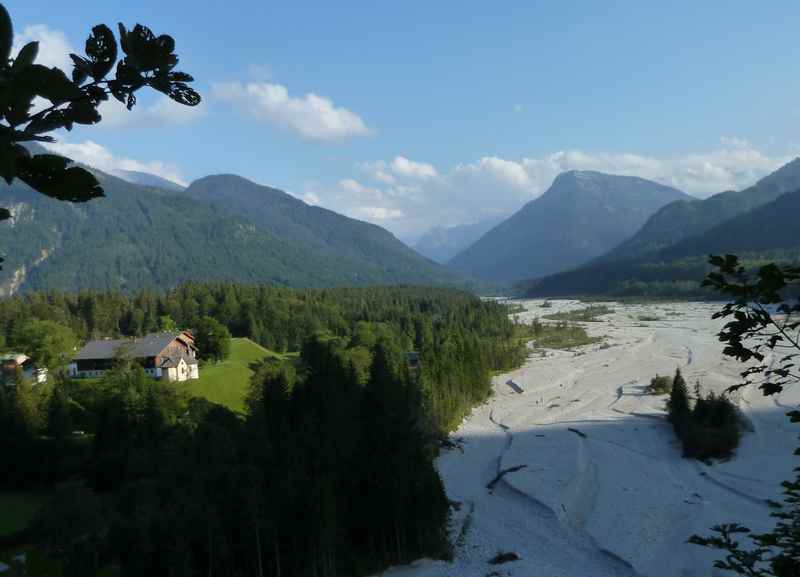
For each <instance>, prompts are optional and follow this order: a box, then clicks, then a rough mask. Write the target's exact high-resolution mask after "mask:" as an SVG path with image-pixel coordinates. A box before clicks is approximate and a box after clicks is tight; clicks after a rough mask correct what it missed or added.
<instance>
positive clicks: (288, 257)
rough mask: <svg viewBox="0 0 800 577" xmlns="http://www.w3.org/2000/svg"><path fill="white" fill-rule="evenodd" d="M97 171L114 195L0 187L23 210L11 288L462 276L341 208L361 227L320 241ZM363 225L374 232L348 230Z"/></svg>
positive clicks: (8, 237) (15, 234)
mask: <svg viewBox="0 0 800 577" xmlns="http://www.w3.org/2000/svg"><path fill="white" fill-rule="evenodd" d="M98 178H99V179H100V181H101V184H102V185H103V187H104V189H105V191H106V197H105V198H101V199H97V200H94V201H91V202H88V203H85V204H70V203H65V202H59V201H55V200H52V199H49V198H46V197H44V196H43V195H41V194H38V193H35V192H33V191H32V190H31V189H29V188H28V187H27V186H25V185H23V184H20V183H17V182H15V183H14V184H13V185H12V186H6V185H3V186H2V187H0V206H9V207H11V209H12V213H13V215H14V217H13V218H12V219H11V220H9V221H6V222H4V223H2V224H0V247H2V251H3V254H4V256H5V258H6V262H5V263H4V264H3V270H2V271H0V290H1V291H2V293H3V294H9V293H14V292H17V291H20V290H32V289H60V290H77V289H85V288H91V289H113V290H124V291H130V290H135V289H138V288H142V287H148V288H154V289H163V288H167V287H172V286H175V285H177V284H179V283H182V282H187V281H210V280H229V281H238V282H252V283H268V284H274V285H281V286H349V285H372V284H395V283H405V284H459V283H460V278H459V277H458V276H456V275H455V274H452V273H450V272H449V271H446V270H445V269H444V268H443V267H441V266H439V265H436V264H434V263H432V262H430V261H428V260H427V259H424V258H423V257H421V256H419V255H417V254H416V253H414V252H413V251H412V250H411V249H409V248H407V247H405V246H404V245H402V243H400V242H399V241H397V240H396V239H394V237H392V236H391V235H390V234H389V233H388V232H386V231H384V230H383V229H380V228H379V227H376V226H373V225H369V224H366V223H360V222H358V221H352V220H351V219H345V217H341V216H339V215H335V214H334V213H330V214H328V215H326V216H327V218H328V220H329V221H330V220H334V221H336V219H337V217H338V219H341V220H340V221H337V222H347V223H352V226H351V227H350V228H346V227H339V228H338V229H337V228H336V227H333V226H332V227H330V228H329V230H328V234H329V236H330V237H332V238H336V242H332V243H331V245H330V246H329V247H328V248H326V250H321V249H320V242H319V241H318V240H316V239H315V238H314V237H312V236H311V235H305V236H304V235H300V234H292V233H291V231H287V230H286V229H285V228H281V227H277V226H276V227H268V226H259V222H258V220H263V219H253V220H251V219H248V218H245V217H242V216H237V215H236V214H231V213H228V214H226V213H225V212H221V211H220V210H219V209H218V208H217V207H215V206H213V205H212V204H209V203H208V202H205V201H202V200H199V199H193V198H190V197H187V196H186V195H184V194H182V193H177V192H170V191H167V190H163V189H160V188H153V187H143V186H140V185H136V184H132V183H129V182H126V181H124V180H122V179H119V178H116V177H114V176H110V175H106V174H103V173H98ZM241 180H243V179H241ZM296 202H297V203H300V201H296ZM300 204H302V203H300ZM303 206H306V205H303ZM296 210H297V209H296ZM320 210H321V209H320ZM255 216H258V215H255ZM364 230H366V231H368V232H369V234H352V235H351V237H348V234H349V233H351V231H364ZM320 236H321V235H320ZM348 238H349V242H350V243H351V245H352V246H351V247H348V246H347V242H348ZM387 245H388V247H389V248H387ZM398 245H399V246H398ZM392 249H393V250H392Z"/></svg>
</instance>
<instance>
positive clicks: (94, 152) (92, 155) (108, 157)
mask: <svg viewBox="0 0 800 577" xmlns="http://www.w3.org/2000/svg"><path fill="white" fill-rule="evenodd" d="M44 146H45V147H47V148H48V149H49V150H51V151H52V152H55V153H57V154H62V155H64V156H66V157H68V158H71V159H72V160H74V161H75V162H81V163H83V164H87V165H89V166H91V167H94V168H97V169H98V170H102V171H103V172H108V173H111V174H114V173H115V171H117V170H135V171H138V172H148V173H150V174H155V175H156V176H160V177H162V178H166V179H167V180H171V181H172V182H176V183H178V184H180V185H183V186H186V185H187V184H188V183H187V182H186V180H185V179H184V178H183V176H182V174H181V171H180V169H179V168H178V167H176V166H174V165H172V164H169V163H165V162H161V161H158V160H154V161H149V162H141V161H138V160H134V159H132V158H126V157H124V156H115V155H114V154H112V153H111V151H110V150H109V149H108V148H106V147H105V146H102V145H100V144H97V143H96V142H94V141H92V140H85V141H83V142H64V141H61V142H54V143H46V144H45V145H44Z"/></svg>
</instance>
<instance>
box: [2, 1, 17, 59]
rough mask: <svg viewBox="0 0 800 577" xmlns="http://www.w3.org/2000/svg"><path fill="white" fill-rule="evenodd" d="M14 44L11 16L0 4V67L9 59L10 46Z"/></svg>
mask: <svg viewBox="0 0 800 577" xmlns="http://www.w3.org/2000/svg"><path fill="white" fill-rule="evenodd" d="M13 44H14V27H13V26H12V25H11V16H9V15H8V11H7V10H6V9H5V7H4V6H3V5H2V4H0V65H5V63H6V62H8V59H9V58H10V57H11V46H12V45H13Z"/></svg>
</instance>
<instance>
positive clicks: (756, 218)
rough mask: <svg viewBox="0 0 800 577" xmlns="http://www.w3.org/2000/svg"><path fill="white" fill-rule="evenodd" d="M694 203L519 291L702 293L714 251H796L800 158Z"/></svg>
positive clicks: (799, 244)
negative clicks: (735, 188) (745, 184)
mask: <svg viewBox="0 0 800 577" xmlns="http://www.w3.org/2000/svg"><path fill="white" fill-rule="evenodd" d="M691 205H692V206H691V207H690V208H688V209H687V206H686V205H685V204H682V203H680V202H678V203H673V204H670V205H667V206H665V207H664V208H662V209H661V210H660V211H658V212H657V213H655V214H654V215H653V216H652V217H651V218H650V219H649V220H648V222H647V223H645V225H644V226H643V227H642V228H641V229H640V230H639V231H637V233H636V234H635V235H633V236H632V237H631V238H630V239H628V240H627V241H625V242H624V243H622V244H620V245H619V246H618V247H617V248H615V249H612V250H611V251H609V252H608V253H606V254H605V255H602V256H600V257H598V258H596V259H594V260H592V261H590V262H588V263H585V264H583V265H581V266H579V267H576V268H574V269H572V270H569V271H562V272H560V273H556V274H553V275H548V276H546V277H544V278H541V279H530V280H527V281H524V282H523V283H521V287H522V291H523V292H524V293H525V294H527V295H528V296H566V295H571V296H575V295H593V294H603V295H609V296H611V295H616V294H619V295H624V294H643V293H644V292H648V293H651V294H654V291H655V292H658V291H662V292H663V293H664V294H670V293H676V294H677V293H685V294H700V293H701V292H702V291H701V290H700V287H699V284H700V281H701V280H702V278H703V276H704V275H705V274H706V273H707V272H708V271H709V270H710V267H709V265H708V263H707V257H708V254H709V253H724V252H738V253H742V254H743V255H747V256H748V258H749V259H750V260H751V261H752V262H756V261H758V260H759V259H763V258H771V259H777V260H785V261H787V262H793V259H794V260H796V259H797V256H798V255H796V254H795V249H797V248H800V239H797V240H796V238H795V237H796V236H797V235H796V234H795V231H796V225H795V223H794V222H793V220H792V218H793V215H796V214H797V212H798V211H800V159H794V160H793V161H791V162H789V163H788V164H786V165H784V166H782V167H780V168H778V169H777V170H775V171H774V172H772V173H771V174H769V175H767V176H765V177H763V178H761V179H759V180H758V181H757V182H756V183H755V184H754V185H752V186H750V187H747V188H744V189H742V190H740V191H725V192H721V193H718V194H716V195H713V196H711V197H709V198H707V199H705V200H698V201H693V202H692V203H691ZM688 210H691V213H689V212H687V211H688ZM687 214H692V215H693V216H694V218H686V215H687ZM671 223H674V225H673V226H671ZM670 230H671V236H669V235H667V234H666V232H667V231H670ZM687 231H692V232H693V234H687ZM753 231H758V232H757V233H754V232H753ZM671 238H672V239H674V240H672V241H671V242H669V241H670V239H671ZM793 255H794V256H793Z"/></svg>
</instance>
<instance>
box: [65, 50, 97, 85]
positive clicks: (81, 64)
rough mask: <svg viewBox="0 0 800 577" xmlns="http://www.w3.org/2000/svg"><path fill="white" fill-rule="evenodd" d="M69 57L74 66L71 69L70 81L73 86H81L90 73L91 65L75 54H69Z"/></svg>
mask: <svg viewBox="0 0 800 577" xmlns="http://www.w3.org/2000/svg"><path fill="white" fill-rule="evenodd" d="M69 57H70V58H71V59H72V63H73V65H74V66H73V68H72V81H73V82H74V83H75V84H82V83H83V81H84V80H86V79H87V78H88V77H89V74H90V73H91V71H92V63H91V62H89V61H88V60H86V58H83V57H82V56H78V55H77V54H70V55H69Z"/></svg>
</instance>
